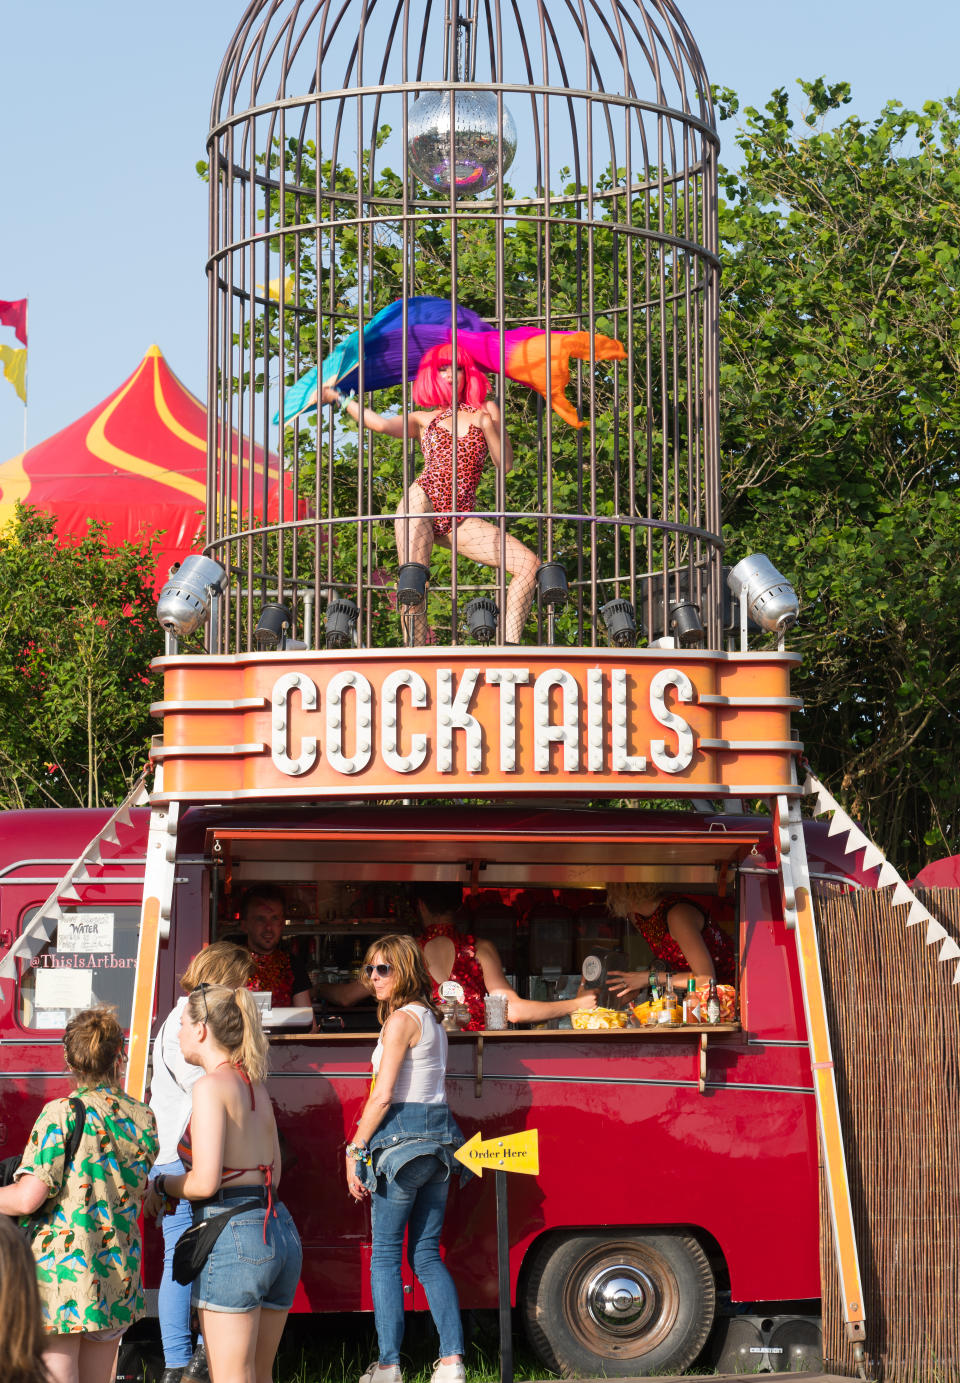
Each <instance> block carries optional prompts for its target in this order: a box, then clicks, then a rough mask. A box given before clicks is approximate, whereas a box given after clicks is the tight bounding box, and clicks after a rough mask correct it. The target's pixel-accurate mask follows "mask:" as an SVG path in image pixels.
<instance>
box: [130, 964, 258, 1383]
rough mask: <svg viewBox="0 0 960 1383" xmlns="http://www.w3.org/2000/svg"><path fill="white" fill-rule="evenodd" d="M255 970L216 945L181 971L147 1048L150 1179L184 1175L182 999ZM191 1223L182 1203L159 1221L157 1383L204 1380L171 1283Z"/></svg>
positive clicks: (186, 1082)
mask: <svg viewBox="0 0 960 1383" xmlns="http://www.w3.org/2000/svg"><path fill="white" fill-rule="evenodd" d="M255 968H256V967H255V962H254V959H253V956H252V955H251V954H250V952H249V951H248V950H247V949H246V947H245V946H239V945H237V944H235V943H234V942H232V941H217V942H214V944H213V945H212V946H207V947H205V948H204V950H202V951H201V952H200V953H199V955H196V956H194V958H193V960H192V961H191V962H190V964H189V965H188V966H187V969H186V970H185V971H184V974H183V977H182V978H181V980H180V988H181V989H182V990H183V998H182V999H179V1000H178V1001H177V1003H176V1005H175V1007H174V1008H173V1009H172V1010H171V1012H170V1013H169V1014H168V1015H167V1017H166V1018H165V1019H164V1021H163V1022H162V1023H161V1024H160V1031H159V1032H158V1033H157V1037H156V1041H155V1042H154V1045H153V1079H152V1081H151V1083H150V1108H151V1109H152V1110H153V1112H154V1114H155V1115H156V1119H157V1133H158V1135H159V1139H160V1151H159V1152H158V1154H157V1161H156V1165H155V1166H154V1169H153V1175H154V1177H157V1176H166V1177H173V1176H179V1175H180V1173H181V1172H183V1171H185V1170H186V1169H185V1167H184V1165H183V1163H182V1162H181V1161H180V1158H179V1157H178V1156H177V1143H178V1142H179V1140H180V1138H181V1136H182V1134H183V1131H184V1129H185V1128H186V1127H187V1121H188V1120H189V1118H190V1109H191V1097H192V1092H193V1087H194V1086H195V1085H196V1083H197V1081H198V1080H199V1079H200V1077H201V1076H202V1075H203V1068H202V1067H200V1066H194V1065H191V1064H190V1063H189V1062H188V1061H186V1060H185V1058H184V1055H183V1053H182V1052H181V1050H180V1020H181V1018H182V1017H183V1011H184V1009H185V1008H186V1006H187V996H188V995H189V994H191V993H192V992H193V990H195V989H196V988H197V987H198V986H199V985H201V984H222V985H226V986H227V988H228V989H239V988H240V987H241V986H242V985H245V984H246V983H247V981H248V980H249V979H250V977H251V975H252V974H253V972H254V969H255ZM192 1223H193V1213H192V1211H191V1208H190V1202H189V1201H188V1200H181V1201H180V1202H179V1203H178V1205H177V1208H176V1211H175V1212H174V1213H173V1214H172V1215H166V1216H164V1217H163V1218H162V1220H161V1225H162V1228H163V1276H162V1277H161V1279H160V1291H159V1293H158V1295H157V1315H158V1316H159V1318H160V1337H161V1339H162V1341H163V1364H164V1369H163V1374H162V1375H161V1379H160V1383H180V1380H181V1379H183V1380H190V1379H205V1378H206V1377H207V1368H206V1360H205V1358H204V1350H203V1341H202V1340H201V1341H200V1342H199V1343H198V1344H197V1348H196V1350H194V1348H193V1341H192V1337H191V1334H190V1284H189V1283H187V1284H186V1286H183V1285H182V1284H181V1283H179V1282H174V1280H173V1251H174V1249H175V1248H176V1246H177V1241H178V1240H179V1239H180V1236H181V1235H182V1234H184V1233H185V1232H186V1231H187V1230H188V1229H189V1228H190V1226H191V1224H192Z"/></svg>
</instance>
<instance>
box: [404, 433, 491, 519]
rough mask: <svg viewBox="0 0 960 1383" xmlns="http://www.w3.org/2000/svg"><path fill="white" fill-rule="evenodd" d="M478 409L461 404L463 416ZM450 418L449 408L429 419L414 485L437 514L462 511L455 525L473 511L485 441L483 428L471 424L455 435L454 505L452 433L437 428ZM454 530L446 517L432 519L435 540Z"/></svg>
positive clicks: (423, 434)
mask: <svg viewBox="0 0 960 1383" xmlns="http://www.w3.org/2000/svg"><path fill="white" fill-rule="evenodd" d="M479 411H480V410H479V409H478V408H468V407H465V406H464V405H461V407H460V412H462V413H479ZM452 416H453V409H452V408H445V409H444V410H443V411H442V412H441V413H438V414H437V415H436V417H434V418H431V420H430V423H429V425H428V426H427V428H426V430H425V431H424V432H423V433H422V434H421V437H420V449H421V451H422V452H423V455H424V459H425V460H426V463H427V464H426V465H425V466H424V468H423V470H422V471H421V472H420V474H419V475H418V476H417V479H416V484H417V485H419V486H420V488H421V490H422V491H423V492H424V494H425V495H426V496H427V499H429V501H430V503H431V504H432V505H433V507H434V509H435V510H437V512H438V513H440V511H442V510H445V509H454V508H456V509H459V510H462V511H465V512H462V513H460V514H459V516H458V518H457V523H458V524H459V523H463V520H464V519H465V518H467V517H468V514H469V511H470V510H471V509H472V508H473V506H474V503H475V501H476V498H477V486H478V485H479V484H480V477H481V475H482V474H483V467H484V463H485V462H486V459H487V439H486V438H485V437H484V435H483V428H482V427H480V426H479V425H478V424H477V423H471V424H470V426H469V427H468V429H467V432H466V436H463V437H461V436H460V435H459V434H458V436H457V502H456V504H455V505H454V503H453V433H452V432H451V431H450V430H449V429H448V428H445V427H438V423H439V422H440V419H441V418H450V417H452ZM452 527H453V519H452V517H451V516H450V515H449V514H447V515H445V516H441V517H438V518H435V519H434V521H433V531H434V533H435V534H436V535H437V536H438V537H442V536H443V535H444V534H446V533H449V532H450V530H451V528H452Z"/></svg>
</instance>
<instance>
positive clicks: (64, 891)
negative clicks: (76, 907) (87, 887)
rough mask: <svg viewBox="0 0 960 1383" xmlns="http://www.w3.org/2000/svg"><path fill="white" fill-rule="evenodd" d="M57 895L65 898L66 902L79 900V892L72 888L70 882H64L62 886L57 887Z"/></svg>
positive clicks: (77, 901)
mask: <svg viewBox="0 0 960 1383" xmlns="http://www.w3.org/2000/svg"><path fill="white" fill-rule="evenodd" d="M57 897H58V898H66V900H67V902H68V903H79V902H80V894H79V893H78V892H77V890H76V889H75V888H74V886H73V884H72V883H68V884H65V885H64V887H63V888H59V889H57Z"/></svg>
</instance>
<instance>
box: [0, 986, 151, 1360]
mask: <svg viewBox="0 0 960 1383" xmlns="http://www.w3.org/2000/svg"><path fill="white" fill-rule="evenodd" d="M63 1050H64V1054H65V1056H66V1059H67V1064H68V1066H69V1067H70V1070H71V1072H72V1074H73V1076H74V1078H75V1080H76V1083H77V1088H76V1096H77V1099H78V1100H79V1101H80V1102H81V1103H82V1105H83V1109H84V1122H83V1129H82V1132H81V1134H80V1139H79V1142H78V1143H76V1144H75V1149H76V1150H75V1152H74V1153H73V1156H72V1157H71V1158H69V1159H68V1158H67V1155H66V1151H67V1147H68V1145H69V1144H70V1142H71V1138H72V1137H75V1125H76V1121H77V1114H76V1113H75V1111H74V1109H73V1108H72V1105H71V1101H70V1100H68V1099H58V1100H51V1101H50V1103H49V1104H47V1105H44V1107H43V1109H42V1110H41V1111H40V1116H39V1118H38V1119H37V1121H36V1123H35V1124H34V1126H33V1130H32V1132H31V1134H30V1138H29V1141H28V1143H27V1149H26V1152H25V1153H24V1155H23V1160H22V1162H21V1163H20V1167H19V1168H18V1170H17V1172H16V1180H15V1181H14V1183H13V1185H11V1186H4V1187H0V1212H3V1213H4V1214H6V1215H21V1216H29V1217H30V1219H29V1223H28V1225H27V1226H25V1227H26V1228H27V1229H28V1234H29V1240H30V1248H31V1251H32V1253H33V1258H34V1261H35V1263H36V1273H37V1281H38V1283H39V1289H40V1309H41V1315H42V1319H43V1328H44V1331H45V1339H44V1350H43V1362H44V1364H45V1366H46V1369H47V1373H48V1375H49V1378H50V1383H81V1380H82V1383H109V1380H110V1379H111V1378H112V1377H113V1371H114V1367H115V1365H116V1361H117V1351H118V1349H119V1345H120V1338H121V1336H122V1335H123V1333H124V1331H125V1330H126V1329H127V1327H128V1326H129V1325H131V1324H132V1323H133V1322H134V1321H135V1320H137V1319H138V1317H140V1316H142V1315H143V1310H144V1302H143V1289H142V1286H141V1279H140V1264H141V1259H142V1250H141V1243H140V1228H139V1225H138V1217H139V1214H140V1207H141V1204H142V1202H143V1198H144V1194H145V1192H146V1189H147V1173H148V1172H149V1171H150V1168H151V1166H152V1165H153V1160H154V1158H155V1157H156V1155H157V1135H156V1123H155V1121H154V1117H153V1114H152V1113H151V1111H150V1110H149V1109H148V1108H147V1106H146V1105H145V1104H141V1103H140V1101H139V1100H135V1099H134V1098H133V1097H132V1096H131V1095H127V1094H125V1093H124V1092H123V1090H122V1089H121V1088H120V1081H121V1075H122V1071H123V1064H124V1037H123V1029H122V1028H121V1026H120V1024H119V1023H118V1021H117V1017H116V1014H115V1013H114V1011H113V1010H112V1009H109V1008H92V1009H86V1010H84V1012H82V1013H78V1014H77V1015H76V1016H75V1017H74V1018H71V1020H70V1022H69V1023H68V1024H67V1026H66V1029H65V1031H64V1034H63ZM2 1328H3V1329H6V1328H7V1321H6V1320H4V1322H3V1326H2Z"/></svg>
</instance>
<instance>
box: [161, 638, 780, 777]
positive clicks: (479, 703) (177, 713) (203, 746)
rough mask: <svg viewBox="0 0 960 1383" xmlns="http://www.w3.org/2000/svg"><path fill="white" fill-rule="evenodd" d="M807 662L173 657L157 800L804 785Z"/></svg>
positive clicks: (167, 661) (586, 655) (668, 654)
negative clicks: (797, 672)
mask: <svg viewBox="0 0 960 1383" xmlns="http://www.w3.org/2000/svg"><path fill="white" fill-rule="evenodd" d="M798 661H799V655H797V654H790V653H740V654H727V653H707V652H704V651H702V650H700V649H695V650H688V649H669V650H662V649H629V650H614V649H602V650H601V649H568V648H564V649H550V648H519V649H509V650H507V649H500V648H490V649H478V648H475V647H471V648H463V647H459V648H449V649H436V648H423V649H404V650H401V651H398V650H396V649H360V650H355V651H353V652H351V653H349V654H344V653H342V652H317V653H304V652H302V651H297V652H289V653H248V654H235V655H230V656H184V657H179V656H173V657H165V658H159V659H157V660H156V662H155V663H154V667H158V668H162V669H163V673H164V699H163V701H161V702H159V703H157V704H156V705H155V706H154V707H153V711H154V714H155V715H157V716H162V718H163V744H162V747H161V748H159V749H157V750H155V751H154V754H155V757H156V758H159V759H162V761H163V765H164V771H163V791H162V792H161V793H159V794H157V796H156V800H157V801H168V800H179V801H203V800H209V799H211V798H216V799H217V800H232V799H239V798H245V797H251V798H252V797H258V798H263V797H281V798H282V797H286V798H292V799H297V800H303V799H305V798H309V797H328V796H330V795H338V794H339V795H342V796H350V797H363V796H371V797H382V796H391V795H400V796H411V797H412V796H431V795H433V796H436V795H442V796H456V795H459V794H468V795H471V796H485V795H490V794H493V795H507V794H510V795H514V794H522V793H551V792H557V793H567V794H570V793H576V794H578V795H580V796H582V795H584V794H589V795H616V796H633V797H638V796H645V795H648V794H650V795H660V796H670V797H678V796H683V795H689V796H698V797H711V796H723V795H726V794H730V795H733V796H749V795H753V796H768V795H771V794H774V793H784V792H790V791H792V790H793V777H794V775H793V772H792V760H793V758H794V756H795V755H797V754H798V753H799V752H800V750H801V748H802V746H801V745H800V744H799V743H798V742H796V741H795V740H792V739H791V737H790V712H791V710H793V709H795V708H797V707H798V706H799V704H800V703H799V702H798V701H797V700H796V699H795V698H793V697H791V696H790V694H789V688H790V667H791V666H792V665H793V664H795V663H797V662H798Z"/></svg>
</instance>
